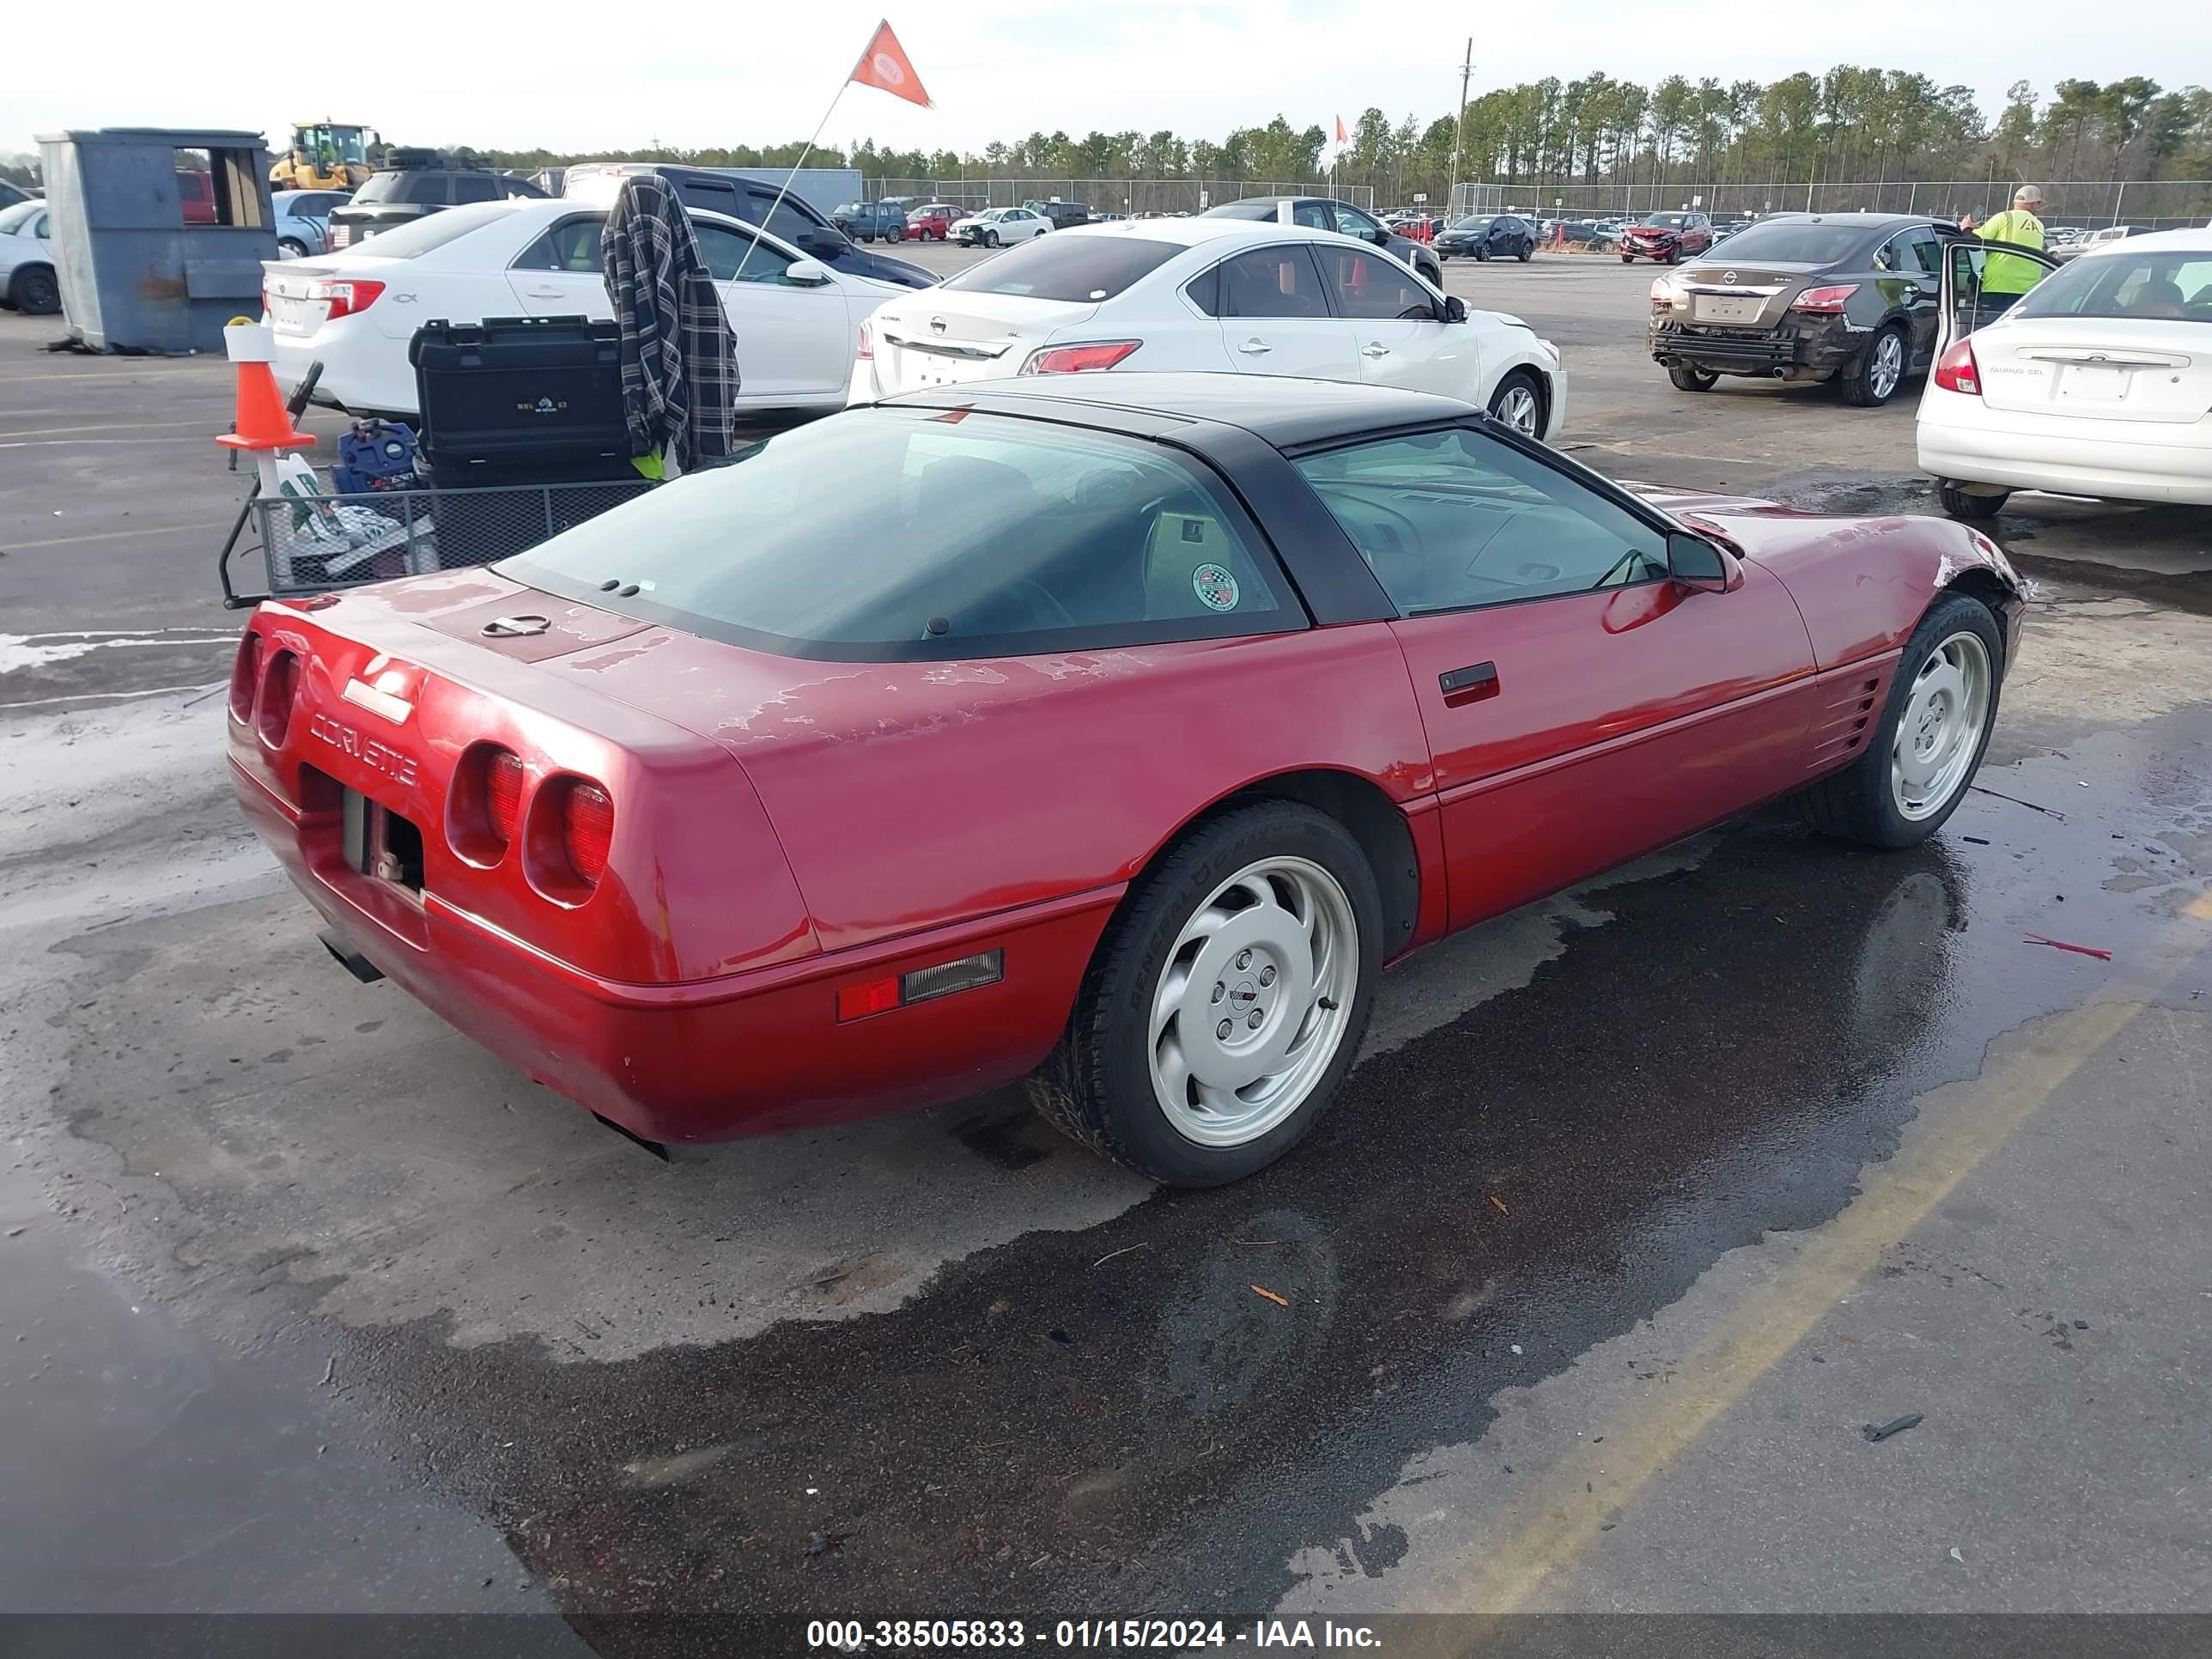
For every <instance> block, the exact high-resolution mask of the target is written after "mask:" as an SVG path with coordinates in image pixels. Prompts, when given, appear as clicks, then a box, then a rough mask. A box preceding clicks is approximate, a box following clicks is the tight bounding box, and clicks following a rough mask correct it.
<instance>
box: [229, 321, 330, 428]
mask: <svg viewBox="0 0 2212 1659" xmlns="http://www.w3.org/2000/svg"><path fill="white" fill-rule="evenodd" d="M222 344H223V349H224V351H225V352H227V353H228V356H229V357H230V361H231V362H234V363H236V364H237V365H238V419H237V421H236V422H235V423H234V425H233V426H232V428H231V429H230V430H229V431H228V432H225V433H222V434H219V435H217V436H216V442H217V443H219V444H221V445H222V447H224V448H226V449H246V450H256V451H270V452H273V451H276V450H279V449H307V448H311V447H313V444H314V441H315V437H314V434H313V433H311V432H296V431H295V430H293V428H292V417H291V416H289V415H288V414H286V413H285V412H284V394H283V392H279V391H278V390H277V389H276V370H275V369H273V368H270V366H269V365H270V362H271V361H272V360H273V359H274V358H275V356H276V342H275V341H274V340H273V339H271V338H270V334H269V331H268V329H266V328H265V327H264V326H263V325H261V324H259V323H233V324H231V325H229V326H228V328H226V329H224V330H223V331H222Z"/></svg>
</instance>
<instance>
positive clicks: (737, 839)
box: [228, 570, 818, 984]
mask: <svg viewBox="0 0 2212 1659" xmlns="http://www.w3.org/2000/svg"><path fill="white" fill-rule="evenodd" d="M510 615H512V616H514V617H529V616H536V617H544V618H545V619H546V620H547V623H548V626H547V627H546V628H545V629H544V631H543V632H537V631H534V630H529V629H525V630H522V631H520V632H512V633H500V632H494V633H489V634H488V633H486V631H485V628H486V625H487V623H489V622H493V621H496V620H498V619H499V618H500V617H507V616H510ZM643 626H644V625H643V624H641V623H636V622H635V621H634V620H633V619H631V618H629V617H617V616H614V615H612V614H611V613H609V612H604V611H597V610H596V609H595V608H593V607H592V606H589V605H574V604H568V603H566V602H562V601H558V600H554V599H550V597H549V596H547V595H544V594H541V593H537V592H532V591H531V590H529V589H526V588H522V587H520V586H517V585H515V584H513V583H511V582H507V581H506V580H503V579H501V578H500V577H498V576H496V575H495V574H491V573H489V572H486V571H475V570H471V571H456V572H453V573H449V574H446V575H443V576H435V577H426V578H422V579H420V580H415V581H410V582H407V583H404V584H391V585H381V586H371V587H367V588H361V589H356V590H353V591H350V592H345V593H343V594H339V595H324V596H320V597H319V598H315V599H304V600H301V601H298V602H296V603H285V602H276V603H270V604H264V605H263V606H262V607H261V608H260V609H259V610H258V611H256V612H255V614H254V617H253V620H252V625H251V628H250V629H249V633H248V635H247V641H246V643H245V644H243V645H242V646H241V651H240V659H239V666H238V669H237V671H236V672H235V673H234V679H233V684H232V701H231V704H230V711H229V712H230V720H229V727H228V729H229V738H230V744H229V746H230V754H231V757H232V760H233V763H234V764H235V765H236V766H237V768H238V769H239V770H240V772H242V773H243V774H245V775H246V776H247V777H248V778H250V779H252V781H253V782H254V783H255V784H256V785H257V786H258V787H260V788H262V789H264V790H265V791H266V792H267V793H269V794H270V795H271V796H274V797H275V798H276V799H279V800H282V801H283V802H285V803H286V804H287V805H288V806H289V808H290V809H291V811H292V813H293V814H294V816H295V821H296V825H297V828H296V830H295V837H294V839H295V842H296V845H295V846H294V847H292V848H280V850H283V851H284V852H285V854H286V858H287V861H288V863H291V864H292V865H293V866H294V871H295V876H296V877H299V878H301V879H302V880H303V882H304V883H306V884H309V885H310V890H311V892H314V893H319V894H320V895H322V896H319V897H318V901H317V902H318V903H319V904H324V905H325V908H326V910H327V908H328V905H327V904H326V903H325V899H326V898H327V897H328V896H331V895H335V896H337V898H338V899H341V900H343V902H345V903H346V905H347V906H348V907H349V911H350V916H351V921H352V923H353V924H354V925H356V926H357V927H363V928H364V931H363V937H362V939H361V940H360V941H358V942H359V943H361V944H362V945H363V947H364V948H365V949H367V951H368V955H369V957H370V959H371V960H372V961H374V960H375V958H376V956H377V951H378V949H379V948H381V949H383V950H386V951H389V950H392V949H395V948H399V947H403V946H412V947H414V948H416V949H418V950H428V949H431V948H433V945H434V939H435V932H436V929H437V927H439V926H440V925H441V918H443V917H447V916H457V917H459V918H462V919H464V920H465V921H472V922H475V923H478V924H488V925H489V926H490V927H493V928H495V929H496V930H498V931H499V932H501V933H505V934H507V935H508V936H509V937H511V938H513V939H517V940H520V941H521V942H522V943H524V944H525V945H528V946H529V947H531V948H532V949H533V950H536V951H542V952H544V954H545V955H547V956H548V957H551V958H553V959H554V960H556V961H557V962H559V963H565V964H567V965H568V967H569V968H571V969H575V970H577V971H579V972H581V973H585V974H587V975H594V976H597V977H599V978H602V979H605V980H609V981H618V982H622V983H625V984H671V983H681V982H684V981H693V980H702V979H709V978H713V977H715V976H718V975H724V974H727V973H731V972H733V971H736V970H738V969H745V968H754V967H761V966H766V965H769V964H772V963H781V962H785V961H789V960H793V959H794V958H796V957H803V956H808V955H811V954H814V953H815V952H816V951H817V950H818V945H817V943H816V940H815V937H814V933H813V930H812V928H811V924H810V923H809V921H808V920H807V916H806V911H805V902H804V901H803V899H802V898H801V896H800V895H799V889H798V885H797V882H796V879H795V878H794V877H793V874H792V872H791V868H790V865H789V862H788V860H787V859H786V858H785V857H784V854H783V850H782V847H781V843H780V842H779V841H778V839H777V837H776V836H775V829H774V827H773V826H772V825H771V824H770V823H769V819H768V817H767V814H766V812H765V811H763V808H762V806H761V804H760V799H759V797H758V796H757V794H756V793H754V790H753V787H752V785H751V782H750V780H749V779H748V778H747V776H746V775H745V772H744V768H743V767H742V766H740V765H738V764H737V763H735V761H734V759H733V757H732V755H731V753H730V752H729V750H727V749H726V747H725V746H723V745H721V744H717V743H715V742H714V741H713V740H712V739H711V738H704V737H702V736H701V735H700V734H698V733H696V732H693V731H691V730H690V729H688V728H686V727H685V726H683V725H681V724H680V723H678V722H675V721H671V720H669V719H667V718H666V717H665V716H663V715H659V714H654V713H653V712H652V711H650V710H647V709H645V708H641V707H640V706H639V705H638V703H637V702H635V701H633V700H629V699H625V698H623V697H619V696H612V695H610V694H609V692H608V691H607V690H606V689H605V688H603V687H601V686H599V685H598V684H594V683H593V681H592V679H591V678H589V677H586V676H568V675H561V674H556V673H550V672H548V671H547V669H548V668H549V667H550V665H552V664H554V663H556V662H557V661H558V660H559V659H560V655H561V654H562V653H568V654H574V653H578V652H589V651H592V650H598V651H601V652H604V651H605V650H607V649H609V648H610V647H619V645H620V644H621V642H622V640H623V636H624V635H627V634H629V633H633V632H637V631H641V629H642V628H643ZM500 750H503V751H505V752H506V753H507V754H509V755H512V756H513V757H517V758H518V759H519V760H520V763H521V775H522V782H521V783H520V794H519V805H518V806H516V807H515V808H514V809H513V818H512V825H511V828H509V829H507V830H506V831H505V832H504V833H503V834H501V833H494V832H492V831H491V830H490V829H488V826H489V824H491V823H492V822H493V817H492V808H491V806H490V805H489V803H490V801H491V799H492V798H493V796H494V794H495V793H496V792H495V787H494V786H493V784H492V783H491V781H490V776H491V772H490V763H491V760H492V757H493V756H494V754H495V752H496V751H500ZM584 786H588V787H591V788H593V789H596V790H598V791H599V792H600V793H602V794H603V795H604V797H605V800H606V802H607V803H608V804H609V809H608V816H609V819H610V820H611V827H608V828H605V829H604V830H603V832H602V833H603V837H604V839H603V842H602V847H603V849H604V850H603V852H602V854H601V857H602V858H603V860H604V867H603V869H602V870H600V871H599V872H597V873H595V874H592V875H591V876H590V877H589V878H579V877H578V874H577V872H578V871H579V870H580V869H581V868H583V867H584V866H580V865H578V864H577V863H576V862H575V858H574V854H573V853H572V852H571V851H570V850H569V849H570V848H572V847H573V846H574V844H575V843H574V842H573V841H572V840H571V839H570V836H571V833H572V831H571V820H570V819H569V817H568V811H569V808H568V805H567V804H566V803H567V802H568V800H569V799H570V798H571V797H572V796H573V794H574V792H575V791H576V790H577V789H578V788H580V787H584ZM372 924H373V926H367V925H372Z"/></svg>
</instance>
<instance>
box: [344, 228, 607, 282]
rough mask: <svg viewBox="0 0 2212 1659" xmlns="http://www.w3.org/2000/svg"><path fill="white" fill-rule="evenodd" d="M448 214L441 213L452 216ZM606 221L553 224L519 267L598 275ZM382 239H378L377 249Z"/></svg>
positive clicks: (602, 266)
mask: <svg viewBox="0 0 2212 1659" xmlns="http://www.w3.org/2000/svg"><path fill="white" fill-rule="evenodd" d="M440 217H441V218H451V217H452V215H450V214H443V215H441V216H440ZM605 226H606V222H605V220H603V219H599V218H588V217H587V218H576V219H569V220H567V221H564V222H562V223H560V224H557V225H556V226H554V227H553V228H552V229H550V230H549V231H547V232H546V233H545V234H544V235H543V236H541V237H539V238H538V240H536V241H534V242H532V244H531V245H530V246H528V247H526V248H525V249H523V251H522V252H521V253H520V255H519V256H518V257H517V258H516V259H515V261H514V264H515V269H516V270H578V271H590V272H591V273H592V274H593V275H594V276H597V275H599V274H600V273H601V272H603V271H604V270H605V263H604V262H603V261H602V260H601V258H600V257H599V233H600V231H602V230H603V229H605ZM377 246H378V248H379V249H380V250H381V249H382V247H383V246H384V245H383V243H381V242H379V243H378V244H377Z"/></svg>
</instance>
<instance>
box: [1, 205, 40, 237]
mask: <svg viewBox="0 0 2212 1659" xmlns="http://www.w3.org/2000/svg"><path fill="white" fill-rule="evenodd" d="M45 210H46V204H45V203H44V202H41V201H40V200H39V199H38V198H37V197H33V198H32V199H31V200H29V201H27V202H18V203H16V204H15V206H13V207H11V208H0V236H17V235H21V234H23V233H24V232H25V231H27V230H28V229H29V228H30V226H31V221H32V220H33V219H35V218H37V217H38V216H39V215H40V213H42V212H43V211H45Z"/></svg>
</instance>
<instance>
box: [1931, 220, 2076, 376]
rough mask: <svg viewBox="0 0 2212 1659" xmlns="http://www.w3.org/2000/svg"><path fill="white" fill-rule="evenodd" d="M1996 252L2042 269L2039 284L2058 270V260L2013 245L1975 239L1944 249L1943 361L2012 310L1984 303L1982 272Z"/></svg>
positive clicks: (1939, 344) (1939, 347) (1939, 330)
mask: <svg viewBox="0 0 2212 1659" xmlns="http://www.w3.org/2000/svg"><path fill="white" fill-rule="evenodd" d="M1992 252H2002V253H2006V254H2009V255H2010V256H2012V257H2013V258H2016V259H2021V260H2025V261H2026V262H2027V264H2032V265H2037V266H2039V267H2040V268H2041V270H2042V276H2038V277H2037V278H2036V280H2037V281H2038V282H2041V281H2042V280H2043V277H2044V276H2049V275H2050V274H2051V272H2052V271H2054V270H2057V269H2058V261H2057V260H2056V259H2053V258H2050V257H2049V256H2048V255H2046V254H2042V253H2039V252H2036V251H2035V250H2034V249H2033V248H2025V247H2016V246H2014V245H2013V244H2012V243H2010V242H2004V243H1993V242H1984V241H1983V240H1981V239H1980V238H1979V237H1975V238H1972V239H1970V240H1961V241H1955V242H1952V243H1949V244H1948V245H1947V246H1945V247H1944V249H1943V280H1942V307H1941V315H1940V317H1939V319H1938V321H1937V323H1936V357H1938V358H1939V359H1940V358H1941V357H1942V355H1943V354H1944V352H1945V351H1946V350H1948V349H1949V348H1950V347H1951V346H1952V344H1953V343H1955V342H1957V341H1960V340H1963V339H1965V338H1966V337H1967V336H1968V335H1969V334H1972V332H1973V331H1975V330H1976V329H1978V328H1979V327H1981V326H1982V325H1983V324H1984V323H1990V322H1995V321H1996V319H1998V318H1999V317H2002V315H2004V313H2005V311H2006V310H2007V309H2008V307H1986V306H1985V305H1984V302H1983V299H1982V272H1983V270H1984V268H1985V267H1986V266H1987V265H1988V264H1989V258H1990V254H1991V253H1992Z"/></svg>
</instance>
